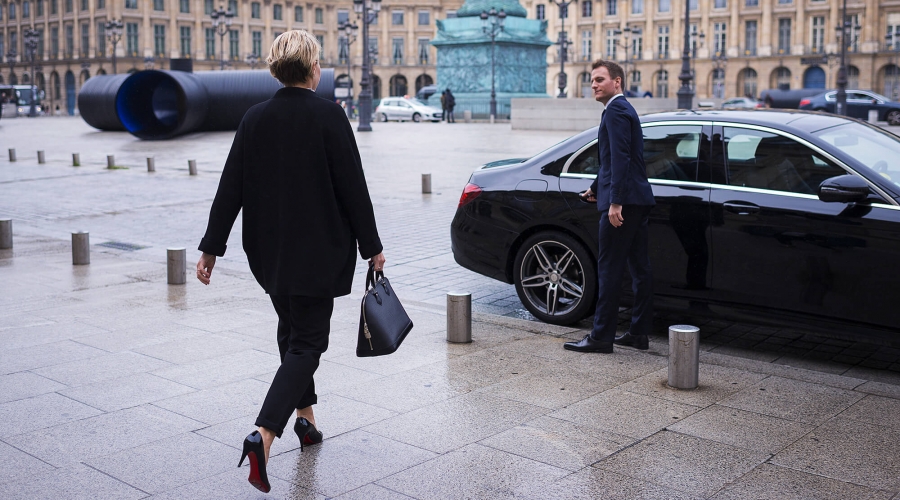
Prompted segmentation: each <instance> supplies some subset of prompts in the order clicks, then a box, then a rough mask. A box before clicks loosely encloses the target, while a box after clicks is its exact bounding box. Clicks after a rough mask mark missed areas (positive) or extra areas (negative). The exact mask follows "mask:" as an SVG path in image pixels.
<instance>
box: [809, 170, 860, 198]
mask: <svg viewBox="0 0 900 500" xmlns="http://www.w3.org/2000/svg"><path fill="white" fill-rule="evenodd" d="M868 196H869V184H868V183H867V182H866V181H865V180H863V179H862V178H861V177H857V176H855V175H849V174H848V175H839V176H837V177H832V178H830V179H825V180H824V181H822V184H820V185H819V199H820V200H822V201H824V202H827V203H855V202H858V201H863V200H865V199H866V198H867V197H868Z"/></svg>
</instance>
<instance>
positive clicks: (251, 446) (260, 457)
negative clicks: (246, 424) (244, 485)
mask: <svg viewBox="0 0 900 500" xmlns="http://www.w3.org/2000/svg"><path fill="white" fill-rule="evenodd" d="M247 456H249V457H250V477H248V478H247V481H250V484H252V485H253V486H255V487H256V489H258V490H259V491H261V492H263V493H268V492H269V491H270V490H271V489H272V486H271V485H270V484H269V476H268V475H266V449H265V448H264V447H263V440H262V436H261V435H260V434H259V431H253V433H251V434H250V435H249V436H247V437H246V438H244V453H243V454H242V455H241V461H240V462H238V467H240V466H241V465H243V464H244V459H245V458H247Z"/></svg>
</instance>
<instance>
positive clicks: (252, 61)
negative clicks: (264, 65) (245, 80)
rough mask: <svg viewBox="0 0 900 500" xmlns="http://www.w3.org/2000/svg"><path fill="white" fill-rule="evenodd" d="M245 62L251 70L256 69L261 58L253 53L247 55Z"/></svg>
mask: <svg viewBox="0 0 900 500" xmlns="http://www.w3.org/2000/svg"><path fill="white" fill-rule="evenodd" d="M245 60H246V61H247V64H249V65H250V69H256V65H257V64H259V56H258V55H256V54H254V53H252V52H251V53H249V54H247V57H246V58H245Z"/></svg>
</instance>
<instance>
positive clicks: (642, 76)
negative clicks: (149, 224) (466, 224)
mask: <svg viewBox="0 0 900 500" xmlns="http://www.w3.org/2000/svg"><path fill="white" fill-rule="evenodd" d="M686 1H687V2H690V8H691V11H690V13H691V17H690V21H691V22H690V25H689V27H688V29H689V30H690V32H691V33H692V35H693V36H692V42H691V43H692V49H691V50H692V53H693V55H694V56H695V58H694V60H693V63H692V64H693V70H694V74H695V77H696V78H695V92H696V96H697V97H698V98H701V99H702V98H709V97H733V96H741V95H751V96H758V95H759V93H760V92H761V91H762V90H765V89H769V88H775V87H779V86H785V87H790V88H802V87H821V88H833V87H834V86H835V79H836V75H837V71H838V66H839V57H838V56H837V54H838V53H839V48H840V42H839V41H838V39H839V35H838V32H836V30H835V27H837V26H839V25H840V19H841V16H840V14H841V12H840V3H841V2H839V1H838V0H607V1H606V2H601V1H599V0H578V1H573V2H571V4H570V5H569V6H568V7H567V8H566V11H567V12H566V13H565V14H566V16H565V18H564V19H561V18H560V17H561V16H560V14H561V12H560V8H559V7H558V5H557V4H555V3H550V2H549V1H548V0H522V5H523V6H524V7H525V8H526V9H527V10H528V13H529V17H530V18H533V19H542V20H546V21H547V26H548V36H549V37H550V39H551V40H554V41H555V40H557V39H558V37H559V33H560V31H565V32H566V33H567V37H568V39H569V41H570V45H569V47H568V51H567V60H566V62H565V74H566V76H567V85H566V88H565V92H566V94H567V95H568V96H570V97H590V64H591V61H593V60H594V59H597V58H607V59H614V60H617V61H620V62H622V63H623V65H624V67H625V70H626V74H627V83H626V86H627V87H628V88H630V89H632V90H634V91H636V92H638V93H639V94H643V93H645V92H648V91H649V92H650V93H652V95H653V96H656V97H674V96H675V93H676V91H677V90H678V87H679V85H680V82H679V81H678V74H679V73H680V70H681V52H682V47H683V35H684V29H685V26H684V8H685V3H684V2H686ZM462 3H463V1H462V0H391V1H387V0H385V1H383V2H382V8H381V12H380V14H379V16H378V19H377V21H376V23H375V24H373V25H372V26H371V32H370V37H369V38H370V45H372V48H373V59H374V62H375V64H374V66H373V74H374V77H375V78H374V91H375V96H376V98H380V97H382V96H387V95H405V94H413V93H415V92H416V90H418V89H419V88H421V87H422V86H425V85H428V84H431V83H433V82H434V80H435V78H436V70H435V60H436V52H435V49H434V47H432V46H431V45H430V43H429V42H430V41H431V40H432V39H433V38H434V36H435V33H436V25H435V21H436V20H438V19H445V18H448V17H453V16H455V13H456V10H457V9H459V7H460V6H461V5H462ZM220 5H221V6H222V7H225V8H226V9H229V8H230V9H232V10H233V11H235V12H236V13H237V15H236V16H235V17H234V19H233V22H232V24H231V26H230V27H229V29H228V30H227V31H225V32H224V34H220V33H217V32H216V31H215V29H214V28H213V26H212V18H211V16H210V13H211V12H212V11H213V9H214V8H218V7H219V6H220ZM847 14H848V16H849V18H850V21H851V22H850V24H851V29H850V30H849V33H848V34H849V36H848V45H849V50H848V57H849V59H848V61H849V62H848V68H849V71H848V75H849V80H850V83H849V86H850V87H851V88H866V89H872V90H875V91H877V92H879V93H883V94H885V95H887V96H889V97H892V98H894V99H897V98H898V97H900V95H898V93H900V85H898V83H900V82H898V80H900V69H898V64H900V0H848V2H847ZM110 19H119V20H121V21H122V23H123V29H122V37H121V40H120V41H119V42H118V43H117V45H116V47H115V53H116V59H117V71H118V72H119V73H124V72H129V71H137V70H140V69H144V68H151V67H152V68H157V69H168V68H169V64H170V61H171V59H175V58H185V59H188V58H189V59H191V60H192V61H193V65H194V69H195V70H216V69H219V67H220V66H221V65H222V60H223V59H224V61H225V64H226V65H225V69H226V70H229V69H248V68H250V67H251V66H254V67H261V66H263V65H264V63H263V60H264V59H265V56H266V52H267V51H268V47H269V46H270V45H271V43H272V41H273V40H274V39H275V37H276V36H278V34H280V33H281V32H283V31H286V30H289V29H295V28H303V29H307V30H309V31H310V32H312V33H313V34H315V35H316V36H317V37H318V38H319V41H320V42H321V43H322V46H323V54H322V58H321V60H322V65H323V66H324V67H334V68H335V74H336V75H339V76H338V78H339V81H341V82H343V81H345V79H346V78H347V75H349V78H350V80H351V82H352V89H353V91H352V92H353V94H356V93H358V89H359V84H358V82H359V77H360V65H361V63H362V41H361V40H360V39H356V40H355V41H353V40H352V38H351V43H350V44H349V46H348V43H347V37H346V36H345V34H344V32H343V31H342V30H341V29H340V28H339V26H340V25H341V23H343V22H345V21H348V20H349V21H350V22H356V23H357V25H361V23H360V21H359V20H358V18H357V15H356V13H355V12H354V11H353V2H352V0H334V1H326V0H320V1H318V2H312V3H305V2H297V1H293V0H0V55H2V56H3V60H4V62H5V63H6V64H4V66H0V68H2V69H0V83H28V82H29V81H30V79H31V75H30V72H31V68H30V63H29V62H27V57H26V55H25V47H24V44H23V40H22V34H23V32H24V30H25V29H27V28H30V27H34V28H35V29H37V30H38V31H39V33H40V42H39V44H38V47H37V51H36V52H37V54H36V64H37V66H38V67H37V68H36V71H35V73H36V79H35V80H36V82H37V84H38V85H39V86H40V87H41V88H42V89H44V90H45V92H46V96H47V101H48V102H47V104H48V105H49V109H51V110H55V109H56V107H57V106H59V107H60V108H61V110H62V111H63V112H65V111H67V110H68V111H70V112H71V111H73V110H74V107H75V102H76V99H75V97H76V96H77V93H78V91H79V89H80V88H81V85H83V84H84V82H85V81H86V80H87V79H88V78H90V77H92V76H95V75H99V74H107V73H111V72H112V52H113V45H112V43H111V41H110V40H109V38H108V37H107V34H106V28H105V26H106V22H107V20H110ZM360 31H361V30H360ZM358 36H360V37H361V33H359V35H358ZM251 54H253V55H255V56H256V57H257V58H258V62H255V63H253V64H251V59H250V58H249V57H248V56H250V55H251ZM547 54H548V55H547V62H548V64H549V67H548V71H547V92H548V94H550V95H556V94H557V93H558V81H559V65H560V53H559V50H558V47H556V46H554V47H550V49H549V50H548V52H547ZM338 92H346V91H342V90H340V89H339V90H338Z"/></svg>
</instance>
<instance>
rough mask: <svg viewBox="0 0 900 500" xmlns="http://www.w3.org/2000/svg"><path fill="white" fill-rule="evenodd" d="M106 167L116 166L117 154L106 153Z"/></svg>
mask: <svg viewBox="0 0 900 500" xmlns="http://www.w3.org/2000/svg"><path fill="white" fill-rule="evenodd" d="M106 168H116V156H115V155H106Z"/></svg>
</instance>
